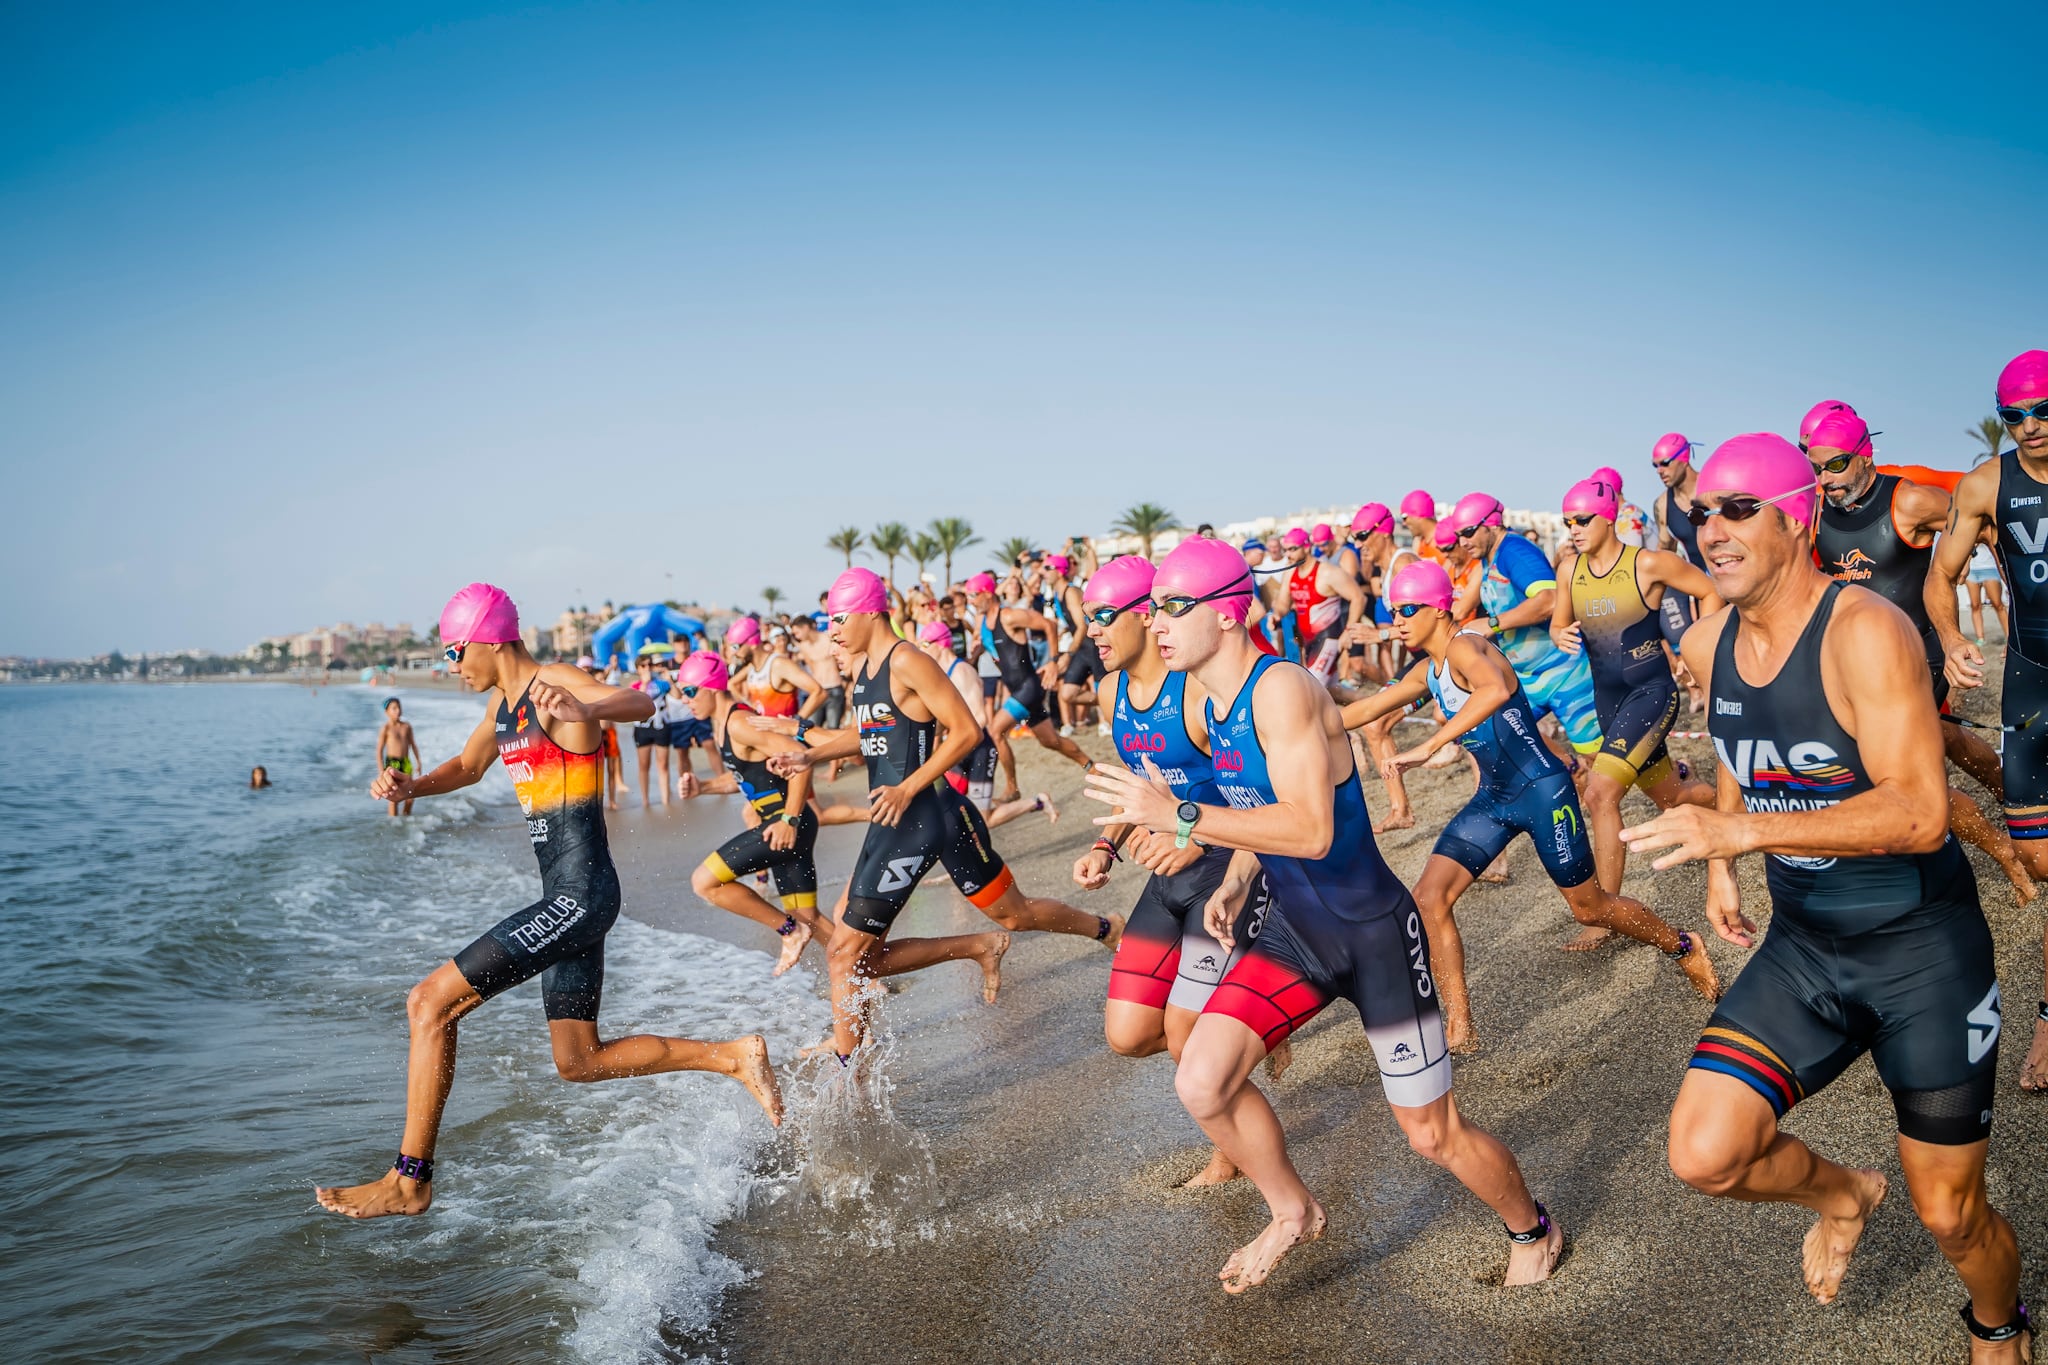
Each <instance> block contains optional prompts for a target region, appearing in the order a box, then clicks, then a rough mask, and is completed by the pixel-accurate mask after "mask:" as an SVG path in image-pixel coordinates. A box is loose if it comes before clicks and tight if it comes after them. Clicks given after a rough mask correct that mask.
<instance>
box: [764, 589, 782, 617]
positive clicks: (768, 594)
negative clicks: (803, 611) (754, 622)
mask: <svg viewBox="0 0 2048 1365" xmlns="http://www.w3.org/2000/svg"><path fill="white" fill-rule="evenodd" d="M761 600H762V601H763V602H766V603H767V604H768V614H769V615H770V616H773V615H774V614H775V604H776V603H777V602H780V601H781V600H782V589H780V588H763V589H761Z"/></svg>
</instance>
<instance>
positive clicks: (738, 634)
mask: <svg viewBox="0 0 2048 1365" xmlns="http://www.w3.org/2000/svg"><path fill="white" fill-rule="evenodd" d="M725 642H726V643H727V644H729V645H758V644H760V643H761V623H760V622H759V621H757V620H755V619H754V618H753V617H751V616H741V617H738V618H736V619H735V620H734V621H733V623H732V624H731V625H729V626H727V627H726V628H725Z"/></svg>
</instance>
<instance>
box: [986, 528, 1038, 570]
mask: <svg viewBox="0 0 2048 1365" xmlns="http://www.w3.org/2000/svg"><path fill="white" fill-rule="evenodd" d="M1030 549H1031V542H1030V541H1029V540H1027V539H1025V538H1024V537H1023V536H1011V537H1010V538H1009V539H1008V540H1006V541H1004V542H1003V543H1002V544H1000V545H998V546H996V549H995V555H996V563H998V564H1000V565H1002V566H1003V567H1004V568H1005V569H1014V568H1016V567H1017V561H1018V559H1020V558H1021V557H1023V555H1024V554H1025V553H1026V552H1027V551H1029V550H1030Z"/></svg>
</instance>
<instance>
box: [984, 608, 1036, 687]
mask: <svg viewBox="0 0 2048 1365" xmlns="http://www.w3.org/2000/svg"><path fill="white" fill-rule="evenodd" d="M1002 617H1003V609H1002V608H1001V607H997V608H996V609H995V610H994V611H993V612H991V613H989V614H988V615H987V616H984V617H982V618H981V647H982V649H984V650H985V651H987V652H988V653H989V654H990V655H992V656H994V658H995V661H996V675H997V676H998V677H1000V678H1001V679H1002V680H1003V686H1005V687H1007V688H1009V689H1010V690H1011V691H1012V692H1017V691H1021V690H1023V689H1026V688H1028V687H1030V686H1031V683H1032V681H1033V680H1034V679H1036V678H1037V676H1038V670H1037V669H1035V668H1033V667H1032V666H1031V646H1030V645H1028V644H1024V643H1020V642H1019V641H1016V640H1012V639H1011V638H1010V632H1008V631H1007V630H1004V629H1003V620H1002Z"/></svg>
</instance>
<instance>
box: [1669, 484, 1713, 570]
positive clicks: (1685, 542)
mask: <svg viewBox="0 0 2048 1365" xmlns="http://www.w3.org/2000/svg"><path fill="white" fill-rule="evenodd" d="M1664 529H1665V530H1667V531H1669V532H1670V533H1671V538H1672V539H1673V540H1675V541H1677V542H1678V552H1679V553H1680V554H1682V555H1684V556H1685V559H1686V562H1687V563H1688V564H1690V565H1692V566H1693V567H1694V568H1695V569H1704V568H1706V567H1707V561H1706V557H1705V556H1704V555H1702V554H1701V553H1700V529H1699V527H1697V526H1695V525H1693V524H1692V523H1691V522H1690V521H1688V520H1686V517H1685V513H1684V512H1682V511H1680V510H1679V507H1678V494H1677V493H1675V492H1673V491H1672V490H1671V489H1669V488H1667V489H1665V490H1664Z"/></svg>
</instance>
